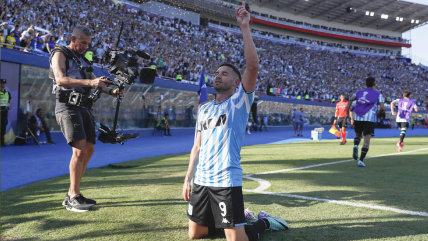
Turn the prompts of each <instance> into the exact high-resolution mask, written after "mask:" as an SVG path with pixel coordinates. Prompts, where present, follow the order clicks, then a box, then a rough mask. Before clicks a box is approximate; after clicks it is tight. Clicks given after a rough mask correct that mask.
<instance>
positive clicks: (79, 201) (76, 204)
mask: <svg viewBox="0 0 428 241" xmlns="http://www.w3.org/2000/svg"><path fill="white" fill-rule="evenodd" d="M67 210H69V211H73V212H79V213H83V212H87V211H89V210H92V206H91V205H89V204H87V203H86V202H85V199H84V198H83V196H82V195H80V194H79V195H77V196H75V197H74V198H71V199H70V200H69V201H68V204H67Z"/></svg>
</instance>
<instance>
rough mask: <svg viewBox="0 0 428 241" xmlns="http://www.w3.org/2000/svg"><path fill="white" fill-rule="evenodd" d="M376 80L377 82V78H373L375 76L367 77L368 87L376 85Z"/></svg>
mask: <svg viewBox="0 0 428 241" xmlns="http://www.w3.org/2000/svg"><path fill="white" fill-rule="evenodd" d="M374 82H375V78H373V77H368V78H367V79H366V86H367V87H369V88H370V87H373V86H374Z"/></svg>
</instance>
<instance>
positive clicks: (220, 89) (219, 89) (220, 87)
mask: <svg viewBox="0 0 428 241" xmlns="http://www.w3.org/2000/svg"><path fill="white" fill-rule="evenodd" d="M224 85H226V86H224ZM232 85H233V83H232V81H231V83H230V84H228V83H227V82H226V83H225V81H224V80H222V83H221V85H216V84H215V82H214V89H215V90H216V91H217V93H219V92H227V91H230V89H231V88H232Z"/></svg>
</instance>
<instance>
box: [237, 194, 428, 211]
mask: <svg viewBox="0 0 428 241" xmlns="http://www.w3.org/2000/svg"><path fill="white" fill-rule="evenodd" d="M243 191H245V192H253V193H260V194H268V195H275V196H282V197H291V198H299V199H306V200H312V201H318V202H326V203H335V204H340V205H347V206H353V207H361V208H371V209H379V210H384V211H391V212H396V213H404V214H409V215H415V216H423V217H428V213H426V212H417V211H410V210H402V209H398V208H390V207H383V206H379V205H373V204H363V203H354V202H348V201H339V200H329V199H324V198H315V197H306V196H301V195H293V194H284V193H274V192H265V191H256V190H246V189H243Z"/></svg>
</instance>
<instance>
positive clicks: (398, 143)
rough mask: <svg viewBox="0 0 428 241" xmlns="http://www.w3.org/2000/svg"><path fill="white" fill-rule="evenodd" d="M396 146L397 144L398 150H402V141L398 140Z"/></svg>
mask: <svg viewBox="0 0 428 241" xmlns="http://www.w3.org/2000/svg"><path fill="white" fill-rule="evenodd" d="M396 146H397V150H398V152H401V144H400V142H397V144H396Z"/></svg>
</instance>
